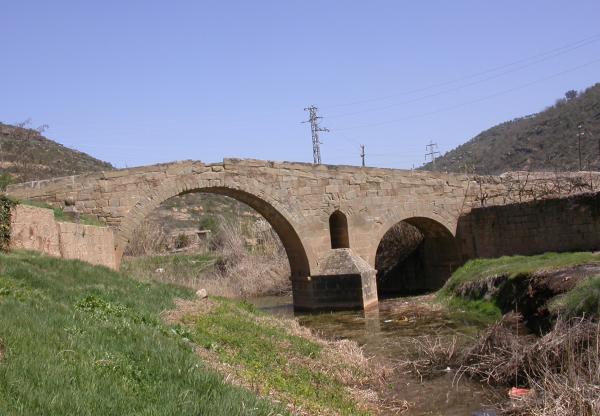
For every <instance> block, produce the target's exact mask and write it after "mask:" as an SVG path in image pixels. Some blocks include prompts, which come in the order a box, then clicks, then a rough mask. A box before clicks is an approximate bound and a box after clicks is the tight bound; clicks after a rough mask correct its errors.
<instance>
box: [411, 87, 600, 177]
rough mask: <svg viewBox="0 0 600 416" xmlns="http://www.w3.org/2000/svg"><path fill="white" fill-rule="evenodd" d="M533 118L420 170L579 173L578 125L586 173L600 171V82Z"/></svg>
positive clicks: (485, 135) (500, 128)
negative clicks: (580, 128)
mask: <svg viewBox="0 0 600 416" xmlns="http://www.w3.org/2000/svg"><path fill="white" fill-rule="evenodd" d="M565 96H566V97H565V98H561V99H559V100H557V101H556V103H555V104H554V105H553V106H551V107H549V108H547V109H545V110H544V111H541V112H539V113H536V114H532V115H529V116H525V117H520V118H516V119H514V120H511V121H507V122H505V123H501V124H498V125H497V126H494V127H492V128H490V129H488V130H485V131H483V132H481V133H479V134H478V135H477V136H475V137H474V138H473V139H471V140H469V141H468V142H466V143H465V144H462V145H460V146H458V147H457V148H456V149H454V150H451V151H449V152H448V153H446V154H444V155H443V156H441V157H438V158H436V160H435V166H433V165H432V163H427V164H426V165H424V166H423V167H421V169H424V170H436V171H448V172H459V173H462V172H465V171H468V172H475V173H478V174H500V173H503V172H507V171H518V170H529V171H543V170H545V171H576V170H579V149H578V139H577V133H578V131H580V130H579V129H578V125H580V124H581V125H582V126H583V129H582V130H583V132H584V135H583V136H582V138H581V156H582V157H581V159H582V168H583V169H584V170H600V83H598V84H595V85H593V86H592V87H589V88H588V89H586V90H585V91H583V92H581V93H577V92H575V91H569V92H568V93H567V94H565Z"/></svg>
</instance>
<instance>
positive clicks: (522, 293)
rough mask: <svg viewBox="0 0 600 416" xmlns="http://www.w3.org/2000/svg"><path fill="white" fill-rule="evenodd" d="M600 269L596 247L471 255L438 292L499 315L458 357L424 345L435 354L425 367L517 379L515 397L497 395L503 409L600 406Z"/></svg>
mask: <svg viewBox="0 0 600 416" xmlns="http://www.w3.org/2000/svg"><path fill="white" fill-rule="evenodd" d="M599 275H600V256H598V255H597V254H596V253H546V254H543V255H538V256H529V257H524V256H513V257H502V258H498V259H489V260H483V259H482V260H474V261H471V262H468V263H467V264H465V265H464V266H463V267H461V268H459V269H458V270H457V271H456V272H455V273H454V274H453V275H452V277H451V278H450V279H449V280H448V281H447V282H446V285H445V286H444V288H443V289H442V290H441V291H440V292H439V293H438V299H440V300H441V301H443V302H445V303H446V304H447V305H449V307H450V308H452V309H454V310H459V311H463V312H465V311H466V312H467V313H469V314H471V315H473V316H475V317H477V318H479V319H481V320H488V321H491V320H495V321H496V322H495V323H494V324H492V325H491V326H489V328H487V329H486V330H485V331H483V332H482V334H481V335H480V336H479V337H478V339H477V340H476V341H475V342H473V343H472V345H471V346H469V347H468V348H466V349H464V350H463V351H460V353H459V354H457V355H456V356H454V357H450V358H447V357H445V354H444V351H443V349H442V350H441V351H438V352H436V351H434V350H432V349H431V348H427V346H426V348H423V351H424V352H423V354H425V355H427V354H429V355H430V356H433V357H435V358H436V359H434V360H431V361H430V362H428V363H425V364H426V367H427V368H434V369H435V367H436V366H440V365H441V366H444V365H448V366H453V367H456V368H458V370H457V378H458V379H460V378H461V377H469V378H472V379H476V380H480V381H481V382H485V383H488V384H490V385H492V386H496V387H502V388H506V389H508V388H509V387H512V389H511V392H515V391H516V392H518V397H513V398H512V400H510V401H509V400H507V397H506V396H504V397H500V398H498V400H496V403H495V407H496V408H497V409H500V411H501V414H506V415H523V416H537V415H559V414H560V415H564V416H582V415H583V416H592V415H597V414H600V354H599V342H600V341H599V340H600V323H599V321H598V318H599V317H600V277H599ZM514 389H518V390H514ZM514 394H516V393H513V396H514Z"/></svg>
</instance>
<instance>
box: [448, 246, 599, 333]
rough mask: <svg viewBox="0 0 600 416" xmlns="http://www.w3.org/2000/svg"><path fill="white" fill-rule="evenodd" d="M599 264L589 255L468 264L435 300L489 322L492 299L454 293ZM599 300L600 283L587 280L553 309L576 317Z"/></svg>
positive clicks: (492, 316) (496, 312) (497, 311)
mask: <svg viewBox="0 0 600 416" xmlns="http://www.w3.org/2000/svg"><path fill="white" fill-rule="evenodd" d="M599 260H600V257H599V256H598V255H597V254H593V253H589V252H578V253H545V254H540V255H536V256H505V257H500V258H497V259H477V260H471V261H469V262H467V263H466V264H465V265H464V266H462V267H460V268H459V269H457V270H456V271H455V272H454V273H453V274H452V276H451V277H450V279H448V281H447V282H446V284H445V285H444V287H443V288H442V289H441V290H440V292H439V293H438V296H439V297H440V298H441V299H443V300H444V301H445V302H446V303H448V304H449V305H450V306H452V307H454V308H455V309H465V310H468V311H470V312H472V313H473V314H475V315H478V316H479V317H480V318H481V319H483V320H486V321H492V320H495V319H497V318H499V317H500V315H501V312H500V309H499V308H498V306H497V305H496V304H495V302H494V299H490V300H487V299H464V298H461V297H460V295H459V293H458V291H459V288H460V286H461V285H462V284H465V283H469V282H474V281H478V280H484V279H486V278H489V277H492V276H497V275H507V276H508V278H509V279H514V278H517V277H521V276H528V275H531V274H533V273H534V272H536V271H539V270H554V269H561V268H565V267H570V266H576V265H580V264H586V263H592V262H598V261H599ZM599 298H600V283H599V282H598V279H596V278H594V279H589V280H586V281H583V282H582V283H581V284H580V286H578V287H576V288H575V289H574V290H572V291H571V292H569V293H567V294H566V295H564V296H561V297H560V299H557V300H556V302H555V303H554V305H555V306H554V309H555V310H557V311H558V310H559V309H560V310H561V311H562V312H564V313H566V314H567V315H580V314H581V313H582V312H583V311H584V309H585V310H592V309H593V308H594V307H595V308H596V309H597V308H598V301H599ZM599 312H600V311H599Z"/></svg>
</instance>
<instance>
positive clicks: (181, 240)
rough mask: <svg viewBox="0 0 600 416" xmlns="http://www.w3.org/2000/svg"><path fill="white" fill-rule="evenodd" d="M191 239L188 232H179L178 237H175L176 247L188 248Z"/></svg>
mask: <svg viewBox="0 0 600 416" xmlns="http://www.w3.org/2000/svg"><path fill="white" fill-rule="evenodd" d="M190 243H191V240H190V237H189V236H188V235H187V234H183V233H181V234H179V235H178V236H177V237H175V242H174V245H175V248H176V249H181V248H186V247H188V246H189V245H190Z"/></svg>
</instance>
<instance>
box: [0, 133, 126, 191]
mask: <svg viewBox="0 0 600 416" xmlns="http://www.w3.org/2000/svg"><path fill="white" fill-rule="evenodd" d="M112 169H114V168H113V166H112V165H111V164H110V163H107V162H103V161H101V160H98V159H95V158H93V157H92V156H90V155H88V154H86V153H83V152H79V151H77V150H73V149H69V148H68V147H65V146H63V145H61V144H60V143H57V142H55V141H53V140H50V139H47V138H46V137H44V136H43V135H42V134H41V133H40V132H39V130H36V129H30V128H25V127H19V126H11V125H8V124H3V123H0V173H8V174H10V175H11V177H12V181H13V182H26V181H31V180H36V179H47V178H54V177H58V176H68V175H77V174H80V173H85V172H92V171H100V170H112Z"/></svg>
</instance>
